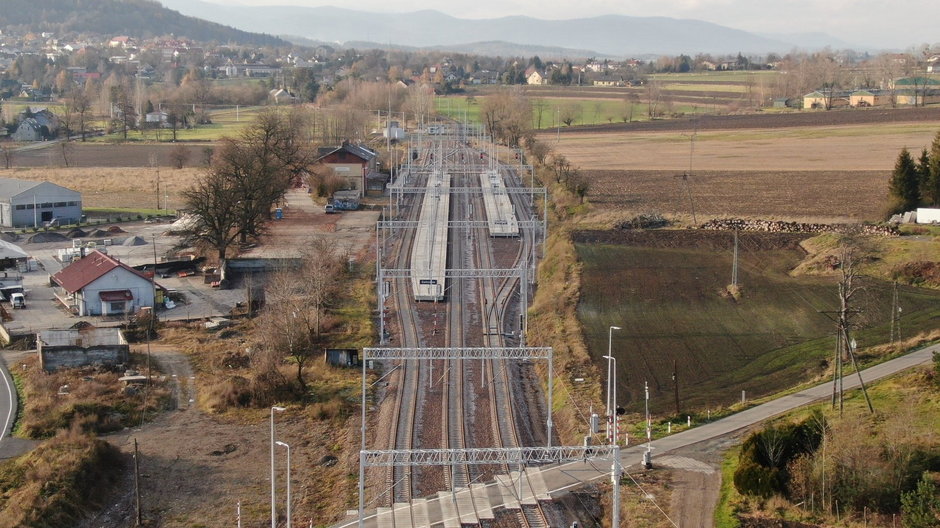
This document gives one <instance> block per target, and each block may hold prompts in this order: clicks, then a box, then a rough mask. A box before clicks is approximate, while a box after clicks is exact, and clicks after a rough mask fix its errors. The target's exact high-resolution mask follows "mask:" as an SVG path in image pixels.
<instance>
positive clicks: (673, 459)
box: [655, 433, 743, 528]
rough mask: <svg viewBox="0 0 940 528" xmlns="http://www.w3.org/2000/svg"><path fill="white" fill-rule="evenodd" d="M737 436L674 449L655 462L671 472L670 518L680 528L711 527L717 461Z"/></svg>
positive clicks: (718, 472) (716, 492) (715, 501)
mask: <svg viewBox="0 0 940 528" xmlns="http://www.w3.org/2000/svg"><path fill="white" fill-rule="evenodd" d="M741 434H743V433H738V434H735V435H733V436H725V437H721V438H716V439H714V440H710V441H707V442H702V443H699V444H695V445H692V446H689V447H685V448H682V449H678V450H676V451H674V452H672V453H670V454H669V455H666V456H663V457H659V458H657V459H656V462H655V463H656V466H657V467H659V468H668V469H670V471H671V473H672V474H671V485H672V489H673V492H672V501H671V504H670V506H669V512H670V516H671V517H672V520H673V521H675V522H676V523H677V524H678V525H679V526H681V527H693V526H694V527H700V528H708V527H711V526H713V525H714V521H715V519H714V517H715V506H717V504H718V495H719V492H720V491H721V460H722V458H723V456H724V452H725V451H726V450H727V449H728V448H729V447H730V446H731V445H733V444H734V443H736V442H738V441H739V439H740V437H741Z"/></svg>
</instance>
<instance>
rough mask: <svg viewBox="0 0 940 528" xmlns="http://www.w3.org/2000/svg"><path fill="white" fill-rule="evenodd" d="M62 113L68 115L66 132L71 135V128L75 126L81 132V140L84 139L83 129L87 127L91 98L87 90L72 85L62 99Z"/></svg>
mask: <svg viewBox="0 0 940 528" xmlns="http://www.w3.org/2000/svg"><path fill="white" fill-rule="evenodd" d="M63 103H64V109H65V111H64V115H66V116H68V119H67V120H68V126H67V127H66V133H67V134H69V135H71V133H72V130H73V129H75V128H77V129H78V132H79V134H81V137H82V141H85V129H86V127H87V121H88V113H89V112H90V111H91V99H90V98H89V94H88V91H87V90H82V89H81V88H78V87H73V88H72V89H71V90H70V91H69V92H68V95H66V97H65V99H64V100H63Z"/></svg>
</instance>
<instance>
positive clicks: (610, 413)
mask: <svg viewBox="0 0 940 528" xmlns="http://www.w3.org/2000/svg"><path fill="white" fill-rule="evenodd" d="M614 330H623V329H622V328H620V327H619V326H611V327H609V328H608V329H607V355H606V356H604V357H605V358H607V427H608V432H607V438H608V439H610V438H611V436H610V431H609V429H610V427H611V426H612V425H613V423H614V411H615V410H616V405H617V402H616V399H617V395H616V390H617V389H616V387H615V388H614V402H613V405H612V404H611V400H610V393H611V390H610V388H611V384H613V383H615V380H614V379H613V377H612V376H611V374H612V372H611V364H612V361H611V360H613V351H612V350H613V342H614Z"/></svg>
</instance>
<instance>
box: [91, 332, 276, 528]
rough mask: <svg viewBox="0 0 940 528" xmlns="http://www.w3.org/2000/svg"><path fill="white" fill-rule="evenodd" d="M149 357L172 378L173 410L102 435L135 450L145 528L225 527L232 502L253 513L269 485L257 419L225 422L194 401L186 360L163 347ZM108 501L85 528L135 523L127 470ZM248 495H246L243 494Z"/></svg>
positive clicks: (262, 429)
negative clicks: (196, 523) (198, 521)
mask: <svg viewBox="0 0 940 528" xmlns="http://www.w3.org/2000/svg"><path fill="white" fill-rule="evenodd" d="M151 354H152V359H153V361H154V362H156V363H157V364H158V365H159V367H160V368H161V370H162V371H163V373H164V375H165V376H167V377H169V378H171V379H172V380H173V384H172V385H173V394H174V397H175V400H176V410H175V411H170V412H167V413H165V414H164V415H162V416H161V417H159V418H158V419H157V420H155V421H154V422H152V423H149V424H146V425H144V426H143V427H140V428H135V429H128V430H125V431H122V432H120V433H117V434H114V435H109V436H106V437H104V438H105V439H106V440H108V441H109V442H111V443H112V444H114V445H115V446H117V447H118V448H120V449H121V450H122V451H123V452H124V453H126V454H128V455H131V454H132V453H133V451H134V440H135V439H136V440H137V442H138V446H139V450H140V474H141V479H140V490H141V503H142V510H143V518H144V521H145V523H149V525H150V526H191V525H192V524H191V523H192V522H194V521H195V520H196V519H201V522H202V523H203V525H204V526H227V525H231V524H232V523H233V522H234V518H235V508H236V503H237V502H238V501H239V500H242V499H244V500H243V503H242V507H243V511H245V510H244V509H246V508H247V509H249V510H258V509H260V508H262V507H263V505H264V501H263V500H260V499H262V498H263V497H265V496H266V493H265V490H266V489H268V488H267V486H268V482H269V481H268V479H267V478H266V476H267V474H268V473H267V469H268V467H269V466H268V464H269V462H268V460H269V458H268V430H267V428H266V427H264V426H263V425H262V424H250V425H244V424H237V425H236V424H229V423H223V422H220V421H218V420H216V419H214V418H213V417H211V416H209V415H206V414H205V413H203V412H202V411H200V410H198V409H197V408H196V406H195V400H196V385H195V381H196V380H195V378H194V376H193V371H192V368H191V366H190V364H189V359H188V358H187V357H186V356H184V355H183V354H180V353H178V352H176V351H174V350H173V349H172V348H169V347H165V346H154V347H152V349H151ZM120 489H121V490H122V491H121V492H120V493H119V495H118V496H117V497H115V499H114V500H113V501H112V504H113V506H112V507H110V508H109V509H107V510H105V511H104V512H101V513H100V514H99V515H97V516H95V517H94V518H92V519H89V520H88V521H87V522H86V524H85V526H87V527H89V528H90V527H92V526H94V527H100V528H111V527H114V528H118V527H121V528H123V527H125V526H129V525H130V523H132V522H133V515H134V494H133V489H134V487H133V475H132V474H128V476H127V478H126V479H125V482H123V483H122V484H121V485H120ZM249 497H250V498H251V499H254V500H251V499H249Z"/></svg>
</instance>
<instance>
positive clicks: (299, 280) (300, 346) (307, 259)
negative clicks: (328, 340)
mask: <svg viewBox="0 0 940 528" xmlns="http://www.w3.org/2000/svg"><path fill="white" fill-rule="evenodd" d="M335 247H336V246H335V245H333V244H332V243H331V242H330V241H328V240H326V239H323V238H318V239H315V240H314V241H313V243H312V244H311V245H310V247H308V248H305V250H304V251H303V253H304V254H303V256H302V258H301V261H302V262H303V264H302V265H301V267H300V268H299V269H292V270H280V271H278V272H276V273H275V274H274V276H273V278H272V279H271V281H270V282H269V283H268V285H267V287H266V288H265V308H264V311H263V312H262V314H261V324H260V326H261V328H262V332H261V337H262V339H263V340H264V345H263V346H266V347H270V348H273V349H276V350H277V351H279V352H280V353H281V354H283V355H284V356H286V357H287V358H289V359H290V360H292V361H293V362H294V364H295V365H296V368H297V370H296V377H297V384H298V385H299V388H300V391H301V393H306V390H307V383H306V380H305V379H304V367H305V366H306V365H307V364H308V362H309V360H310V359H311V358H313V357H314V356H315V355H316V354H317V351H318V350H319V347H320V345H322V342H321V340H322V335H321V330H322V318H323V314H324V312H325V310H326V308H327V307H328V306H329V304H330V300H331V299H333V298H335V294H336V291H337V290H338V288H339V285H340V280H341V278H342V275H343V266H342V260H341V258H340V256H339V255H338V254H337V252H336V249H335Z"/></svg>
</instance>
